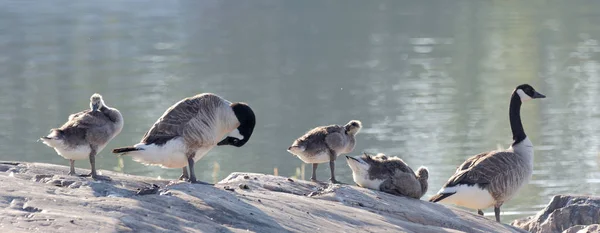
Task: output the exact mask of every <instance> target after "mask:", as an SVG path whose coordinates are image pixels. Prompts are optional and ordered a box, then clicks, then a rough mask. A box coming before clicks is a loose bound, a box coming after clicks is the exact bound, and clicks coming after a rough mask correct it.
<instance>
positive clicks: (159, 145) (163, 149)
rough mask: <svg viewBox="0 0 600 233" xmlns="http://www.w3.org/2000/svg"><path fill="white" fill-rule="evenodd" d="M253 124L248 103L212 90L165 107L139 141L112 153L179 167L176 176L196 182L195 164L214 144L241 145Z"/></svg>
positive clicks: (150, 162)
mask: <svg viewBox="0 0 600 233" xmlns="http://www.w3.org/2000/svg"><path fill="white" fill-rule="evenodd" d="M255 123H256V122H255V116H254V112H253V111H252V109H251V108H250V107H249V106H248V105H247V104H245V103H231V102H229V101H227V100H225V99H223V98H221V97H219V96H217V95H215V94H212V93H204V94H199V95H196V96H193V97H188V98H185V99H183V100H181V101H179V102H177V103H176V104H174V105H173V106H171V107H170V108H169V109H167V111H165V112H164V113H163V115H162V116H161V117H160V118H158V120H157V121H156V123H154V125H153V126H152V127H151V128H150V130H148V132H147V133H146V134H145V135H144V137H143V138H142V140H141V142H140V143H138V144H135V145H133V146H130V147H123V148H116V149H113V153H121V154H124V155H130V156H131V157H133V160H135V161H137V162H140V163H143V164H146V165H158V166H161V167H165V168H182V174H181V177H179V179H181V180H188V181H190V182H192V183H196V182H197V180H196V175H195V173H194V163H195V162H196V161H198V160H199V159H201V158H202V157H203V156H204V155H206V154H207V153H208V152H209V151H210V150H211V149H212V148H213V147H214V146H223V145H232V146H235V147H241V146H243V145H244V144H246V142H248V140H249V139H250V136H251V135H252V131H253V130H254V125H255ZM226 134H227V135H226ZM224 136H227V137H225V138H224V139H223V140H221V139H222V138H223V137H224ZM186 166H187V167H189V170H190V172H189V174H188V172H187V169H186ZM200 183H203V182H200Z"/></svg>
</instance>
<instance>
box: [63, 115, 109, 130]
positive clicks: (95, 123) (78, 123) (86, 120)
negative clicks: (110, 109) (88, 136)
mask: <svg viewBox="0 0 600 233" xmlns="http://www.w3.org/2000/svg"><path fill="white" fill-rule="evenodd" d="M76 114H78V115H76V116H73V118H72V119H71V121H69V122H67V124H69V125H70V126H72V127H77V128H82V129H89V128H95V127H102V126H104V125H106V124H107V123H108V122H109V119H108V117H106V115H104V114H103V113H101V112H98V111H89V112H85V113H84V112H80V113H76ZM71 116H72V115H71ZM71 116H69V118H71Z"/></svg>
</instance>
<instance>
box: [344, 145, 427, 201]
mask: <svg viewBox="0 0 600 233" xmlns="http://www.w3.org/2000/svg"><path fill="white" fill-rule="evenodd" d="M346 162H348V166H350V169H352V178H353V179H354V182H355V183H356V184H357V185H358V186H360V187H363V188H369V189H374V190H380V191H382V192H386V193H390V194H393V195H399V196H407V197H412V198H416V199H420V198H421V197H422V196H423V195H425V193H426V192H427V187H428V185H427V179H428V178H429V171H428V170H427V168H426V167H420V168H419V169H418V170H417V173H415V172H414V171H413V170H412V169H411V168H410V167H409V166H408V165H407V164H406V163H405V162H404V161H402V159H400V158H398V157H395V156H394V157H387V156H385V155H384V154H381V153H379V154H377V155H376V156H372V155H369V154H367V153H364V154H363V155H362V156H356V157H351V156H346Z"/></svg>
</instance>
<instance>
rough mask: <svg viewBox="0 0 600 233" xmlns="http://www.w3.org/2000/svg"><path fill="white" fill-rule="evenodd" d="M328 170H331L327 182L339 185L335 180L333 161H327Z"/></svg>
mask: <svg viewBox="0 0 600 233" xmlns="http://www.w3.org/2000/svg"><path fill="white" fill-rule="evenodd" d="M329 170H331V177H330V178H329V181H331V183H333V184H337V183H339V182H338V181H337V180H336V179H335V161H334V160H331V161H329Z"/></svg>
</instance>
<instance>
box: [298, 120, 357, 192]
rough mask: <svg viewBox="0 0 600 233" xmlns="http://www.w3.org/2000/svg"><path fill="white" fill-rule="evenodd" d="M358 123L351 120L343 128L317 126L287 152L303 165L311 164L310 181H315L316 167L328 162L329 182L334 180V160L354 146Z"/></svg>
mask: <svg viewBox="0 0 600 233" xmlns="http://www.w3.org/2000/svg"><path fill="white" fill-rule="evenodd" d="M361 127H362V125H361V122H360V121H357V120H352V121H350V122H348V124H346V125H344V126H340V125H329V126H319V127H316V128H314V129H312V130H310V131H308V132H307V133H306V134H304V135H303V136H302V137H300V138H298V139H296V140H295V141H294V143H293V144H292V146H290V147H288V152H290V153H292V154H294V155H296V156H298V158H300V159H301V160H302V161H304V162H305V163H312V164H313V169H312V176H311V177H310V179H311V180H312V181H317V174H316V171H317V166H318V165H319V163H325V162H329V168H330V170H331V178H330V181H331V182H332V183H337V182H338V181H337V180H336V179H335V172H334V170H335V159H336V158H337V156H339V155H341V154H346V153H350V152H352V150H353V149H354V145H355V144H356V139H355V136H356V134H357V133H358V132H359V131H360V129H361Z"/></svg>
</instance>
